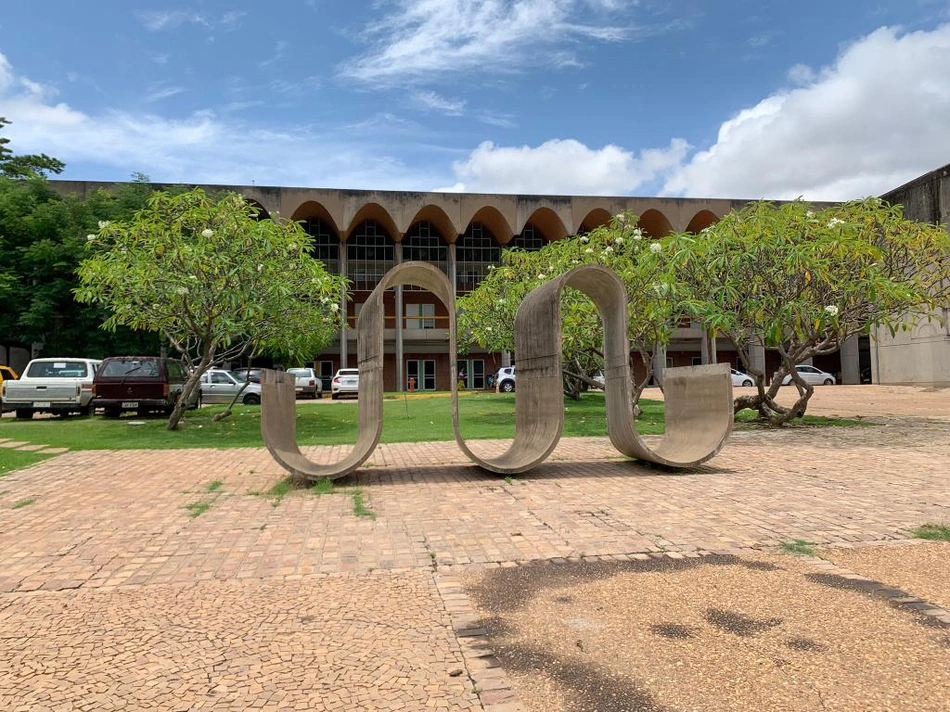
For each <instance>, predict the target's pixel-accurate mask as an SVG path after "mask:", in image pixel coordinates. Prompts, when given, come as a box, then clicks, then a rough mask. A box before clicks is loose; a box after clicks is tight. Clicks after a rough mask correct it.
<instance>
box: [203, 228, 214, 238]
mask: <svg viewBox="0 0 950 712" xmlns="http://www.w3.org/2000/svg"><path fill="white" fill-rule="evenodd" d="M201 236H202V237H214V230H212V229H211V228H210V227H206V228H205V229H204V230H202V231H201Z"/></svg>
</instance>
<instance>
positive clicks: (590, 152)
mask: <svg viewBox="0 0 950 712" xmlns="http://www.w3.org/2000/svg"><path fill="white" fill-rule="evenodd" d="M688 150H689V145H688V144H687V143H686V142H685V141H684V140H682V139H673V140H672V141H670V145H669V147H667V148H660V149H648V150H645V151H642V152H641V153H640V155H639V156H636V155H634V154H633V153H632V152H630V151H627V150H625V149H623V148H621V147H619V146H613V145H608V146H604V147H603V148H599V149H592V148H588V147H587V146H585V145H584V144H583V143H581V142H580V141H575V140H574V139H554V140H551V141H546V142H545V143H542V144H541V145H540V146H537V147H531V146H517V147H508V146H496V145H495V144H493V143H491V142H490V141H486V142H484V143H482V144H481V145H480V146H479V147H478V148H476V149H475V150H474V151H472V153H471V155H469V157H468V158H467V159H466V160H463V161H456V162H455V163H454V164H453V166H452V167H453V170H454V172H455V177H456V179H457V182H456V184H455V185H453V186H452V187H451V188H441V189H439V190H442V191H449V192H466V191H468V192H476V193H527V194H533V193H544V194H564V195H624V194H629V193H630V192H632V191H634V190H636V189H637V188H638V187H639V186H641V185H643V184H644V183H647V182H649V181H652V180H654V179H655V178H657V176H661V175H663V174H664V173H666V172H667V171H669V170H670V169H672V168H674V167H676V166H678V165H680V164H681V163H682V161H683V159H684V158H685V157H686V153H687V151H688Z"/></svg>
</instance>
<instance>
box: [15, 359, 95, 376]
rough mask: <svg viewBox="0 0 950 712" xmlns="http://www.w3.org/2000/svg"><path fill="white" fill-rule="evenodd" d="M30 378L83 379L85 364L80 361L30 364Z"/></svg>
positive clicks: (28, 374)
mask: <svg viewBox="0 0 950 712" xmlns="http://www.w3.org/2000/svg"><path fill="white" fill-rule="evenodd" d="M26 375H27V376H29V377H30V378H83V377H84V376H85V375H86V364H85V363H83V362H82V361H40V362H34V363H31V364H30V368H29V369H28V370H27V372H26Z"/></svg>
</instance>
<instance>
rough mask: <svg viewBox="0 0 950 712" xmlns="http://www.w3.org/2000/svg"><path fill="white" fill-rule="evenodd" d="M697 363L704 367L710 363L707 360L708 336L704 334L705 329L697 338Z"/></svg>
mask: <svg viewBox="0 0 950 712" xmlns="http://www.w3.org/2000/svg"><path fill="white" fill-rule="evenodd" d="M699 362H700V363H701V364H703V365H704V366H705V365H706V364H707V363H710V360H709V334H707V333H706V329H703V330H702V335H701V336H700V337H699Z"/></svg>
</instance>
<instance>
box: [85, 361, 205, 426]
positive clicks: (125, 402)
mask: <svg viewBox="0 0 950 712" xmlns="http://www.w3.org/2000/svg"><path fill="white" fill-rule="evenodd" d="M185 379H186V375H185V370H184V369H183V368H182V366H181V364H180V363H179V362H178V361H174V360H172V359H167V358H160V357H158V356H114V357H110V358H107V359H104V360H103V362H102V364H101V365H100V366H99V370H98V371H96V377H95V378H94V379H93V382H92V405H93V407H94V408H102V410H103V413H104V414H105V416H106V417H107V418H118V417H119V416H120V415H121V414H122V411H124V410H134V411H135V412H136V413H138V414H139V415H145V414H146V413H165V414H168V413H171V412H172V410H173V409H174V408H175V404H176V403H177V402H178V399H179V398H180V397H181V394H182V391H183V390H184V386H185ZM200 401H201V393H200V392H198V393H195V395H194V397H193V398H192V402H191V403H190V404H189V407H191V408H197V407H198V406H199V405H200Z"/></svg>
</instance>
